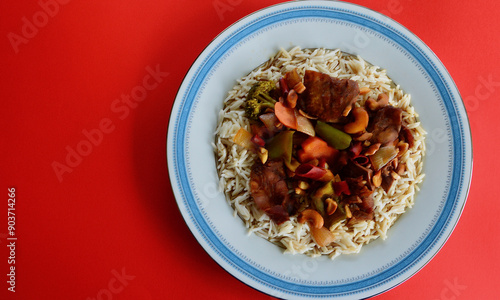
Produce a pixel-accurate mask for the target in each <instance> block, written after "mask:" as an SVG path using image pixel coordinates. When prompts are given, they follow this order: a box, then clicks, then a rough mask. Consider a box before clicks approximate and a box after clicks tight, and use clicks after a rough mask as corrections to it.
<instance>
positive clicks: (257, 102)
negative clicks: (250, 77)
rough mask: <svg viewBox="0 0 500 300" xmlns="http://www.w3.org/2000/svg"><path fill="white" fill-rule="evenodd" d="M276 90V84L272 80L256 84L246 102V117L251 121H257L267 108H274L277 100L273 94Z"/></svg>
mask: <svg viewBox="0 0 500 300" xmlns="http://www.w3.org/2000/svg"><path fill="white" fill-rule="evenodd" d="M275 90H276V84H275V83H274V81H272V80H268V81H259V82H257V83H255V84H254V85H253V86H252V88H251V89H250V91H249V92H248V95H247V100H246V101H245V115H246V116H247V117H248V118H249V119H252V120H257V119H258V118H259V116H260V115H261V113H262V112H263V111H264V110H265V109H266V108H274V104H275V103H276V100H274V99H273V97H272V96H271V93H272V92H274V91H275Z"/></svg>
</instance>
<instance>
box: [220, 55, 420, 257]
mask: <svg viewBox="0 0 500 300" xmlns="http://www.w3.org/2000/svg"><path fill="white" fill-rule="evenodd" d="M294 68H298V71H299V74H300V75H302V76H303V74H304V72H305V70H314V71H319V72H323V73H326V74H329V75H330V76H333V77H338V78H348V79H351V80H355V81H357V82H358V84H359V87H360V88H362V87H365V86H368V87H369V88H370V89H371V92H370V93H368V94H366V95H364V96H360V97H363V99H362V100H361V103H360V104H363V103H364V101H365V100H366V99H368V98H369V97H374V98H376V97H377V95H378V94H379V93H386V94H387V95H388V96H389V103H390V104H391V105H393V106H395V107H399V108H401V109H402V110H403V120H404V123H406V124H408V126H407V127H408V128H409V129H410V130H411V131H412V133H413V136H414V138H415V144H414V146H413V147H412V148H410V149H409V151H407V152H406V153H405V154H404V155H403V156H402V157H401V158H400V159H399V163H400V164H401V163H403V164H405V165H406V171H405V173H404V175H403V176H401V179H399V180H398V181H396V182H395V184H393V186H392V187H391V189H390V190H389V192H388V193H385V191H384V190H383V189H382V188H381V187H379V188H377V189H376V190H375V192H374V194H373V198H374V203H375V208H374V220H371V221H362V222H358V223H356V224H354V225H350V226H349V227H348V226H346V221H345V220H344V221H341V222H339V223H337V224H335V225H333V226H332V227H331V228H330V230H331V231H332V232H333V233H334V235H335V236H336V241H335V242H333V243H332V244H331V245H329V246H327V247H319V246H318V245H317V244H316V243H315V242H314V240H313V238H312V236H311V234H310V232H309V225H308V224H307V223H306V224H300V223H298V222H297V218H296V217H295V216H293V217H291V218H290V220H289V221H286V222H284V223H283V224H281V225H276V223H274V222H273V221H271V220H270V219H269V217H268V216H267V215H266V214H265V213H264V212H262V211H261V210H259V209H258V208H257V207H256V206H255V204H254V202H253V200H252V198H251V196H250V188H249V181H250V169H251V167H252V165H253V164H254V162H255V160H256V159H258V157H257V156H256V155H255V154H254V153H252V152H250V151H247V150H245V149H243V148H242V147H240V146H238V145H236V144H234V143H233V141H232V140H233V137H234V135H235V134H236V132H237V131H238V129H239V128H241V127H243V128H245V129H247V130H248V131H250V122H249V120H248V119H247V118H246V117H245V113H244V108H243V103H244V101H245V99H246V95H247V93H248V91H249V89H250V88H251V87H252V85H253V84H254V83H255V82H256V81H257V80H274V81H278V80H279V78H280V77H282V76H283V75H284V74H285V73H286V72H288V71H291V70H292V69H294ZM425 134H426V133H425V131H424V130H423V129H422V127H421V126H420V122H419V121H418V114H417V113H416V112H415V110H414V109H413V107H412V106H411V105H410V95H408V94H405V93H404V92H403V91H402V90H401V89H400V87H399V86H396V85H394V83H393V82H392V80H391V79H389V77H388V76H387V74H386V71H385V70H382V69H380V68H379V67H377V66H373V65H370V64H368V63H367V62H365V61H364V60H363V59H362V58H361V57H359V56H358V57H355V56H351V55H346V54H343V53H342V52H341V51H340V50H338V49H337V50H327V49H301V48H300V47H295V48H293V49H291V50H289V51H286V50H284V49H281V50H280V51H279V52H278V53H277V54H276V56H274V57H273V58H271V59H270V60H269V61H267V62H266V63H264V64H263V65H261V66H260V67H258V68H257V69H255V70H253V71H252V72H251V73H250V74H248V75H247V76H245V77H243V78H241V79H239V80H237V84H236V85H235V86H234V88H233V89H232V90H231V91H229V93H228V96H227V97H226V99H225V100H224V107H223V109H222V110H221V111H220V113H219V123H218V126H217V129H216V132H215V136H216V137H215V144H214V149H215V152H216V154H217V170H218V173H219V178H220V188H221V189H222V190H223V191H224V193H225V195H226V199H227V201H228V202H229V204H230V205H231V206H232V207H233V209H234V215H235V216H239V217H240V218H241V219H242V220H243V222H244V224H245V226H246V227H247V228H248V233H249V234H255V235H257V236H260V237H262V238H264V239H267V240H269V241H270V242H272V243H275V244H277V245H278V246H280V247H282V248H284V252H285V253H293V254H295V253H302V254H306V255H309V256H319V255H322V254H325V255H329V256H330V257H331V258H332V259H333V258H335V257H337V256H338V255H340V254H348V253H358V252H359V251H360V249H361V247H362V246H363V245H364V244H367V243H369V242H370V241H372V240H374V239H376V238H378V237H381V238H382V239H386V238H387V232H388V229H389V228H390V227H391V226H392V225H393V224H394V222H395V221H396V219H397V218H398V216H400V215H401V214H402V213H404V212H405V211H406V210H407V209H409V208H411V207H412V205H413V203H414V197H415V193H416V192H417V191H418V184H419V183H420V182H422V180H423V178H424V174H422V158H423V156H424V152H425V143H424V138H425Z"/></svg>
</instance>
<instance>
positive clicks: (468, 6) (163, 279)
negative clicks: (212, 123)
mask: <svg viewBox="0 0 500 300" xmlns="http://www.w3.org/2000/svg"><path fill="white" fill-rule="evenodd" d="M45 2H50V3H58V2H54V1H50V0H42V1H41V3H45ZM60 2H62V3H65V2H68V3H65V4H58V5H57V6H54V5H53V6H51V7H49V8H50V11H51V15H50V16H48V17H46V18H45V19H44V14H43V13H40V12H41V11H42V8H41V6H40V4H39V3H38V2H36V1H2V2H1V4H0V51H1V52H0V54H1V55H0V62H1V67H0V70H1V80H0V93H1V103H2V109H1V110H0V128H1V129H2V133H1V134H0V139H1V143H0V145H1V150H0V157H1V158H0V162H1V164H0V170H1V171H0V183H1V185H0V186H1V191H2V193H3V196H2V198H3V199H4V200H3V202H2V204H1V205H0V274H7V273H8V272H9V270H8V263H7V259H8V255H9V254H8V248H7V247H6V244H7V240H6V238H7V236H6V234H7V232H8V231H7V208H8V206H7V198H8V195H7V188H8V187H15V189H16V206H15V209H16V210H15V212H16V228H15V229H16V232H15V233H16V236H17V237H18V240H17V241H16V257H15V260H16V264H15V266H16V289H15V291H16V292H15V293H12V292H9V291H7V287H8V286H7V282H6V281H7V276H6V275H1V277H0V299H197V298H202V297H207V298H209V299H271V297H269V296H267V295H264V294H262V293H260V292H258V291H256V290H253V289H252V288H250V287H248V286H246V285H244V284H243V283H241V282H239V281H238V280H237V279H235V278H233V277H232V276H231V275H229V274H228V273H226V272H225V271H224V270H223V269H222V268H220V267H219V266H218V265H217V264H216V263H215V262H214V261H213V260H212V259H211V258H210V257H209V256H208V255H207V254H206V253H205V251H204V250H203V249H202V248H201V247H200V246H199V245H198V243H197V242H196V240H195V238H194V237H193V236H192V235H191V233H190V231H189V230H188V228H187V226H186V225H185V223H184V221H183V219H182V217H181V215H180V213H179V211H178V209H177V207H176V203H175V200H174V197H173V194H172V190H171V188H170V185H169V179H168V171H167V166H166V153H165V145H166V131H167V124H168V121H169V113H170V110H171V107H172V103H173V100H174V97H175V94H176V91H177V89H178V87H179V86H180V84H181V81H182V79H183V76H184V75H185V73H186V72H187V70H188V69H189V67H190V65H191V63H192V62H193V61H194V60H195V59H196V57H197V55H198V54H199V53H200V52H201V51H202V50H203V49H204V47H205V46H206V45H207V44H208V43H209V42H210V41H211V40H212V39H213V38H214V37H215V36H216V35H217V34H218V33H219V32H221V31H222V30H223V29H224V28H226V27H227V26H228V25H230V24H232V23H233V22H235V21H236V20H238V19H240V18H241V17H243V16H245V15H247V14H249V13H251V12H253V11H255V10H258V9H261V8H263V7H266V6H269V5H271V4H274V3H277V2H280V1H262V0H261V1H242V0H214V1H182V2H181V1H155V0H152V1H139V0H135V1H133V0H128V1H117V0H110V1H91V2H88V1H68V0H65V1H62V0H61V1H60ZM352 2H355V3H358V4H361V5H364V6H367V7H369V8H372V9H374V10H377V11H381V12H384V13H385V14H387V15H388V16H390V17H391V18H393V19H395V20H396V21H398V22H400V23H401V24H403V25H404V26H406V27H407V28H408V29H410V30H411V31H412V32H414V33H415V34H416V35H418V36H419V37H420V38H421V39H422V40H423V41H424V42H425V43H426V44H427V45H428V46H429V47H430V48H431V49H432V50H433V51H434V52H435V53H436V54H437V56H438V57H439V58H440V59H441V61H442V62H443V63H444V65H445V66H446V67H447V68H448V70H449V72H450V74H451V75H452V77H453V78H454V80H455V82H456V84H457V86H458V88H459V90H460V92H461V94H462V96H463V98H464V99H465V102H466V106H467V109H468V112H469V117H470V123H471V128H472V135H473V141H474V176H473V179H472V185H471V189H470V194H469V199H468V201H467V205H466V207H465V211H464V213H463V215H462V217H461V219H460V222H459V223H458V225H457V227H456V229H455V231H454V233H453V234H452V236H451V237H450V239H449V240H448V242H447V244H446V245H445V246H444V247H443V249H442V250H441V251H440V252H439V254H437V255H436V257H435V258H434V259H433V260H432V261H431V262H430V263H429V264H428V265H427V266H426V267H425V268H424V269H423V270H421V271H420V272H418V273H417V274H416V275H415V276H413V277H412V278H411V279H409V280H408V281H406V282H405V283H403V284H401V285H400V286H398V287H396V288H394V289H393V290H391V291H389V292H386V293H384V294H382V295H379V296H377V297H375V299H384V300H385V299H403V298H404V299H433V300H434V299H498V298H499V297H500V292H499V291H498V289H497V280H498V278H499V277H500V271H499V270H500V252H499V251H497V250H498V249H497V247H498V246H500V232H499V226H498V218H497V216H498V215H499V214H500V206H499V205H497V204H496V198H497V195H498V194H499V192H500V189H499V187H500V184H498V175H497V174H498V171H497V170H498V169H499V168H500V160H498V159H497V158H496V157H495V156H494V155H495V152H493V153H492V150H493V151H495V149H498V148H499V146H500V142H499V140H498V139H497V138H496V135H497V133H498V129H499V125H498V114H499V113H500V111H499V109H498V97H499V96H500V93H499V91H500V57H499V51H498V49H499V48H500V40H499V39H498V28H500V18H498V12H499V11H500V5H499V2H497V1H493V0H485V1H460V2H457V1H452V0H442V1H416V0H413V1H409V0H383V1H376V0H370V1H352ZM56 8H57V9H56ZM45 16H47V14H45ZM33 17H35V18H36V20H35V21H33ZM24 18H26V19H24ZM27 22H35V24H37V25H35V26H37V27H36V28H35V29H34V28H29V27H30V25H26V24H27ZM30 29H31V31H30ZM23 34H24V36H25V37H23ZM148 67H149V68H152V69H155V68H158V69H159V71H160V72H162V73H161V74H159V75H158V78H157V81H155V80H154V78H152V77H148V71H147V70H146V69H147V68H148ZM165 73H168V75H167V74H165ZM488 81H489V82H490V83H489V84H486V83H485V82H488ZM156 82H157V83H158V84H156ZM141 86H145V87H149V88H150V89H151V90H145V89H142V90H141V88H140V87H141ZM141 91H143V92H144V91H146V93H147V94H145V95H143V96H144V97H145V99H144V100H143V101H142V102H135V101H131V102H130V105H131V106H126V105H127V104H126V102H123V101H127V100H122V99H126V96H127V95H130V94H131V93H136V97H139V98H140V97H141V94H140V92H141ZM122 95H124V97H125V98H122ZM139 100H141V99H139ZM127 107H128V108H127ZM97 130H99V131H100V132H101V133H99V132H98V131H97ZM84 132H87V133H89V132H90V133H91V138H88V137H87V136H86V135H85V134H84ZM78 147H79V149H80V151H83V152H84V153H85V155H86V156H83V157H81V159H80V160H79V159H78V158H77V157H67V156H68V153H71V151H73V150H75V149H77V148H78ZM71 149H72V150H71ZM70 156H71V155H70ZM67 158H68V159H69V160H70V162H69V164H70V165H71V167H67V169H60V170H59V172H62V173H61V174H60V178H58V176H57V174H56V172H55V171H54V164H56V165H57V163H60V164H61V165H62V164H67V162H66V159H67ZM54 162H56V163H54ZM61 165H58V166H59V168H61ZM70 171H71V172H70ZM119 273H124V275H123V274H122V275H120V274H119Z"/></svg>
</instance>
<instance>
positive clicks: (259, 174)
mask: <svg viewBox="0 0 500 300" xmlns="http://www.w3.org/2000/svg"><path fill="white" fill-rule="evenodd" d="M250 193H251V195H252V198H253V200H254V201H255V204H256V205H257V207H258V208H259V209H261V210H263V211H264V212H266V213H267V215H268V216H269V217H270V218H271V219H272V220H274V221H275V222H276V223H277V224H281V223H283V222H285V221H287V220H288V218H289V216H290V214H291V213H292V212H293V208H294V206H293V203H292V201H293V200H292V199H291V198H290V195H289V194H288V186H287V184H286V174H285V169H284V167H283V161H282V160H274V161H268V162H267V163H266V164H265V165H263V164H261V163H256V164H255V165H254V166H253V167H252V171H251V173H250Z"/></svg>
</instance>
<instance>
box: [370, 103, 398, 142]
mask: <svg viewBox="0 0 500 300" xmlns="http://www.w3.org/2000/svg"><path fill="white" fill-rule="evenodd" d="M402 114H403V111H402V110H401V109H400V108H397V107H394V106H386V107H383V108H381V109H379V110H378V111H377V113H376V115H375V117H374V118H373V121H372V123H371V124H370V128H371V132H372V134H373V136H372V138H371V142H372V143H381V144H382V145H383V144H388V143H391V142H393V141H394V140H396V139H397V138H398V136H399V131H400V130H401V122H402Z"/></svg>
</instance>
